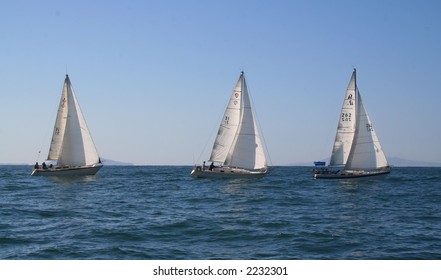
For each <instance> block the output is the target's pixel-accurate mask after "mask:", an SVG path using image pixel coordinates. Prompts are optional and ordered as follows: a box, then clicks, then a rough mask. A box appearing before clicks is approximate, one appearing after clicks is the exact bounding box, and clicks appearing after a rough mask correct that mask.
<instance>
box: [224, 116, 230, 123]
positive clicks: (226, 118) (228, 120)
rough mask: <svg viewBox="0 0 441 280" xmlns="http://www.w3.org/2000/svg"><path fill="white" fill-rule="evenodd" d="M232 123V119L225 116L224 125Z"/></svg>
mask: <svg viewBox="0 0 441 280" xmlns="http://www.w3.org/2000/svg"><path fill="white" fill-rule="evenodd" d="M229 122H230V117H228V116H225V120H224V124H228V123H229Z"/></svg>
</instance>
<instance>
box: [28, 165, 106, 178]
mask: <svg viewBox="0 0 441 280" xmlns="http://www.w3.org/2000/svg"><path fill="white" fill-rule="evenodd" d="M101 167H103V165H102V164H95V165H92V166H73V167H72V166H66V167H54V168H47V169H42V168H39V169H34V170H33V171H32V174H31V175H32V176H77V175H95V174H96V173H97V172H98V171H99V170H100V169H101Z"/></svg>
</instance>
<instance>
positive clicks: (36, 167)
mask: <svg viewBox="0 0 441 280" xmlns="http://www.w3.org/2000/svg"><path fill="white" fill-rule="evenodd" d="M38 168H40V166H38V161H37V162H36V163H35V165H34V169H38Z"/></svg>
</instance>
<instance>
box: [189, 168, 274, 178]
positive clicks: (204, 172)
mask: <svg viewBox="0 0 441 280" xmlns="http://www.w3.org/2000/svg"><path fill="white" fill-rule="evenodd" d="M266 174H268V169H265V170H262V171H260V170H259V171H254V170H247V169H242V168H231V167H215V168H213V169H212V170H209V169H208V168H206V169H203V168H202V167H201V166H196V167H195V168H193V170H192V171H191V176H193V177H195V178H262V177H264V176H265V175H266Z"/></svg>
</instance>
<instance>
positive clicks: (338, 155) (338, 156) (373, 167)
mask: <svg viewBox="0 0 441 280" xmlns="http://www.w3.org/2000/svg"><path fill="white" fill-rule="evenodd" d="M317 163H318V162H317ZM317 163H316V168H315V169H314V170H313V174H314V178H317V179H319V178H324V179H342V178H358V177H367V176H376V175H384V174H388V173H390V168H389V164H388V162H387V159H386V156H385V155H384V152H383V149H382V148H381V145H380V141H379V140H378V137H377V134H376V132H375V130H374V128H373V126H372V122H371V121H370V118H369V115H368V113H367V111H366V108H365V106H364V105H363V102H362V99H361V95H360V92H359V90H358V87H357V79H356V70H355V69H354V72H353V73H352V77H351V80H350V82H349V85H348V88H347V90H346V95H345V99H344V102H343V106H342V109H341V114H340V120H339V122H338V127H337V134H336V136H335V142H334V147H333V149H332V155H331V160H330V163H329V165H328V166H325V167H324V166H323V163H322V162H320V165H319V164H317Z"/></svg>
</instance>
